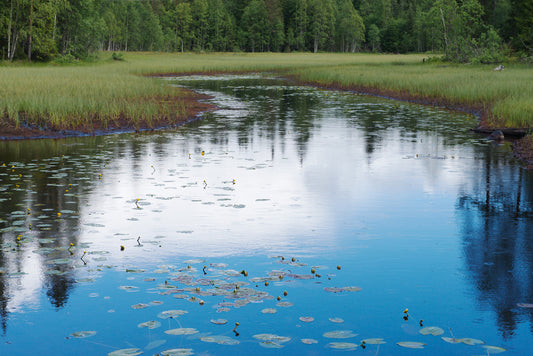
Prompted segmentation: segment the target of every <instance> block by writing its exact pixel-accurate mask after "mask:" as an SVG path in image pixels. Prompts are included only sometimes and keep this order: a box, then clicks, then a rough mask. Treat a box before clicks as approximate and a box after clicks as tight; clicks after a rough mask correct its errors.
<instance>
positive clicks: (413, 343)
mask: <svg viewBox="0 0 533 356" xmlns="http://www.w3.org/2000/svg"><path fill="white" fill-rule="evenodd" d="M396 344H398V345H399V346H401V347H407V348H408V349H423V348H424V346H426V344H424V343H423V342H416V341H401V342H397V343H396Z"/></svg>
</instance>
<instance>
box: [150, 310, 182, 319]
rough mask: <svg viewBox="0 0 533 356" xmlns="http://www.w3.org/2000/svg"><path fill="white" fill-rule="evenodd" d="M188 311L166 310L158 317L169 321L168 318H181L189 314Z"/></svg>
mask: <svg viewBox="0 0 533 356" xmlns="http://www.w3.org/2000/svg"><path fill="white" fill-rule="evenodd" d="M187 313H188V311H186V310H179V309H178V310H165V311H163V312H161V313H159V314H157V317H158V318H160V319H168V318H174V317H176V316H180V315H183V314H187Z"/></svg>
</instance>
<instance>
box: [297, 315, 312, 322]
mask: <svg viewBox="0 0 533 356" xmlns="http://www.w3.org/2000/svg"><path fill="white" fill-rule="evenodd" d="M299 319H300V321H303V322H304V323H310V322H312V321H314V320H315V318H313V317H312V316H301V317H300V318H299Z"/></svg>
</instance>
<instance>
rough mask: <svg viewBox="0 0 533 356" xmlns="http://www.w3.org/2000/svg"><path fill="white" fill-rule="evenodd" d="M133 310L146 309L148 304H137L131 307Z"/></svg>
mask: <svg viewBox="0 0 533 356" xmlns="http://www.w3.org/2000/svg"><path fill="white" fill-rule="evenodd" d="M131 307H132V308H133V309H144V308H147V307H148V304H144V303H139V304H135V305H132V306H131Z"/></svg>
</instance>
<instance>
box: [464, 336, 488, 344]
mask: <svg viewBox="0 0 533 356" xmlns="http://www.w3.org/2000/svg"><path fill="white" fill-rule="evenodd" d="M459 340H460V341H461V342H462V343H463V344H465V345H470V346H475V345H482V344H484V343H485V342H484V341H481V340H478V339H471V338H468V337H465V338H462V339H459Z"/></svg>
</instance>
